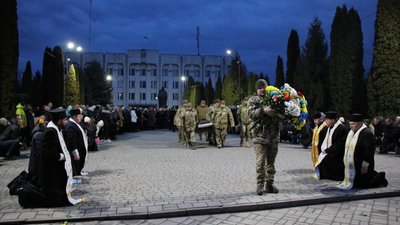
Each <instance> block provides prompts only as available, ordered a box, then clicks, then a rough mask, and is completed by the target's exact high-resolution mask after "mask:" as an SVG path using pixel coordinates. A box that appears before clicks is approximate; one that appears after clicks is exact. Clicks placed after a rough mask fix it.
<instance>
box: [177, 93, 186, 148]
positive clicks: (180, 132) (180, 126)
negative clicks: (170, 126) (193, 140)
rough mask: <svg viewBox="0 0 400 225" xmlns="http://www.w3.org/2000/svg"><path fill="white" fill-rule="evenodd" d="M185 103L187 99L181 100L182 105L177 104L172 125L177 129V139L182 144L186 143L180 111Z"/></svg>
mask: <svg viewBox="0 0 400 225" xmlns="http://www.w3.org/2000/svg"><path fill="white" fill-rule="evenodd" d="M185 104H187V100H183V101H182V105H181V106H179V108H178V110H177V111H176V114H175V117H174V125H175V126H176V128H177V129H178V141H179V142H180V143H182V144H183V145H186V140H185V134H184V132H183V123H182V111H183V110H184V107H185Z"/></svg>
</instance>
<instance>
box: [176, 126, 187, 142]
mask: <svg viewBox="0 0 400 225" xmlns="http://www.w3.org/2000/svg"><path fill="white" fill-rule="evenodd" d="M176 128H178V140H179V142H180V143H182V144H186V138H185V131H184V130H183V127H182V126H179V127H176Z"/></svg>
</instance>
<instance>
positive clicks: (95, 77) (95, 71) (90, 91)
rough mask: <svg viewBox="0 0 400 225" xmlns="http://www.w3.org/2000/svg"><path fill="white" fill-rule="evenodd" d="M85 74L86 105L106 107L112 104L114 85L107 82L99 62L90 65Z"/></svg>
mask: <svg viewBox="0 0 400 225" xmlns="http://www.w3.org/2000/svg"><path fill="white" fill-rule="evenodd" d="M84 73H85V74H84V79H86V80H85V98H86V99H85V102H86V104H88V105H97V104H100V105H103V106H105V105H107V104H110V103H112V102H113V101H112V85H111V82H110V81H107V80H106V75H105V74H104V73H103V70H102V68H101V65H100V63H99V62H97V61H92V62H90V63H88V64H87V66H86V67H85V69H84Z"/></svg>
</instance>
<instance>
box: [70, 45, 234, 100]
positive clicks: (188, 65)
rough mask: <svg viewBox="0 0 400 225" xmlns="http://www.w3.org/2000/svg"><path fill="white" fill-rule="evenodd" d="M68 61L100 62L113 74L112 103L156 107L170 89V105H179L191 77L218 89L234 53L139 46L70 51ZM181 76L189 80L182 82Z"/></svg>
mask: <svg viewBox="0 0 400 225" xmlns="http://www.w3.org/2000/svg"><path fill="white" fill-rule="evenodd" d="M67 58H69V63H74V64H77V65H78V66H82V67H83V68H85V67H86V65H88V64H89V63H90V62H93V61H97V62H99V63H100V65H101V67H102V69H103V72H104V73H105V74H107V75H111V76H112V81H110V82H112V87H113V92H112V93H113V102H114V105H119V106H128V105H135V106H157V105H158V100H157V99H158V92H159V90H160V89H161V88H164V90H166V92H167V106H168V107H172V106H175V105H179V104H180V102H181V101H182V94H183V89H184V85H185V82H186V81H187V77H188V76H192V78H193V79H194V80H195V81H198V82H201V83H203V84H204V85H206V84H207V82H208V79H209V78H210V79H211V82H212V84H213V86H214V88H215V84H216V81H217V79H218V76H221V78H223V76H224V75H226V74H227V73H228V71H229V69H230V66H231V61H232V59H233V56H212V55H205V56H198V55H178V54H160V52H159V51H158V50H149V49H138V50H128V51H127V52H126V53H97V52H88V53H77V52H75V53H69V54H68V57H67ZM182 77H185V78H186V80H185V81H183V79H182Z"/></svg>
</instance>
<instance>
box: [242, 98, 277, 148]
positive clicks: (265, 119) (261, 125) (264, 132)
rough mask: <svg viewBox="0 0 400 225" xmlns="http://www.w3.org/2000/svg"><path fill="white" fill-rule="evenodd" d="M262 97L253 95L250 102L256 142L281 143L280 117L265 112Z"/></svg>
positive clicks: (252, 129)
mask: <svg viewBox="0 0 400 225" xmlns="http://www.w3.org/2000/svg"><path fill="white" fill-rule="evenodd" d="M261 102H262V97H260V96H257V95H255V96H252V97H251V98H250V99H249V102H248V110H249V112H248V113H249V117H250V119H251V123H250V130H251V131H252V132H253V135H254V136H253V137H254V143H255V144H269V143H279V125H280V121H281V119H279V117H277V116H276V117H271V116H268V115H266V114H265V113H264V109H263V107H262V106H261Z"/></svg>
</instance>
